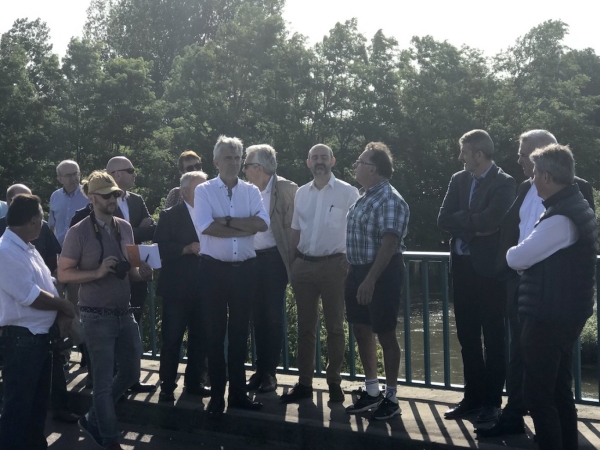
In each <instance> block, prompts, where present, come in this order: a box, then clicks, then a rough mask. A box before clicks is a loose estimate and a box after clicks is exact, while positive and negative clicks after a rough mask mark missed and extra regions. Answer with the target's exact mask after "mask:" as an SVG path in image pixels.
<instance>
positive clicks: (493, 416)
mask: <svg viewBox="0 0 600 450" xmlns="http://www.w3.org/2000/svg"><path fill="white" fill-rule="evenodd" d="M498 417H500V408H497V407H495V406H484V407H483V408H482V409H481V412H480V413H479V414H478V415H477V419H475V421H476V422H478V423H485V422H495V421H496V420H498Z"/></svg>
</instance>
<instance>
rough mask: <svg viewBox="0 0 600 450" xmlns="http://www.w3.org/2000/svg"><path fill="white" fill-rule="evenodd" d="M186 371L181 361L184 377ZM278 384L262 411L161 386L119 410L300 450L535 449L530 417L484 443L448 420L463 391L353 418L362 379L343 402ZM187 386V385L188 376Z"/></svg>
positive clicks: (126, 418) (467, 425)
mask: <svg viewBox="0 0 600 450" xmlns="http://www.w3.org/2000/svg"><path fill="white" fill-rule="evenodd" d="M74 356H75V355H74ZM184 368H185V366H183V365H181V366H180V374H182V373H183V370H184ZM86 374H87V372H86V370H85V369H81V368H80V366H79V364H74V365H73V366H72V367H71V371H70V379H69V390H70V392H71V394H70V395H71V401H72V402H73V407H74V408H75V409H76V410H77V411H78V412H83V411H85V410H86V409H87V408H88V407H89V405H90V402H91V396H90V390H89V389H85V387H84V386H85V377H86ZM248 376H249V374H248ZM142 381H144V382H146V383H154V384H158V382H159V379H158V361H148V360H145V361H143V367H142ZM278 381H279V388H278V389H277V392H272V393H269V394H257V395H256V399H257V400H259V401H261V402H262V403H263V404H264V405H265V406H264V408H263V409H262V410H261V411H259V412H246V411H240V410H232V411H227V410H226V411H225V412H226V413H225V414H224V415H223V417H222V418H221V419H220V420H217V421H214V420H210V419H208V417H207V415H206V413H205V412H204V410H205V408H206V406H207V405H208V399H200V398H198V397H194V396H189V395H185V394H182V393H181V389H177V390H176V391H175V397H176V401H175V403H174V404H169V403H159V402H158V391H157V392H156V393H154V394H135V395H131V396H129V398H128V400H127V401H123V402H120V403H119V404H118V413H119V417H120V420H121V421H122V422H125V423H131V424H138V425H144V426H150V427H156V428H161V429H167V430H169V429H170V430H174V431H177V432H188V433H195V434H203V433H224V434H233V435H237V436H239V437H246V438H247V439H249V440H250V441H253V442H259V443H260V442H263V443H281V445H282V447H283V446H285V447H288V446H291V447H292V448H298V449H315V450H320V449H343V450H351V449H367V448H377V449H388V448H389V449H392V448H400V447H401V448H410V449H412V448H414V449H429V448H481V449H490V450H491V449H499V448H518V449H519V448H524V449H529V448H533V439H532V436H533V423H532V421H531V418H530V417H527V418H526V424H527V434H526V435H515V436H508V437H505V438H495V439H486V440H481V441H478V440H477V439H476V435H475V433H473V428H474V423H475V422H474V420H475V417H470V418H467V419H462V420H445V419H444V411H446V410H447V409H448V407H449V406H450V405H452V404H453V403H455V402H457V401H459V400H460V399H461V396H462V394H461V392H456V391H447V390H439V389H428V388H418V387H406V386H400V388H399V398H400V406H401V408H402V415H401V416H395V417H394V418H392V419H390V420H388V421H385V422H380V421H370V420H369V414H368V413H367V414H364V415H358V416H351V415H349V414H347V413H346V412H345V410H344V406H348V405H349V404H351V402H352V395H351V391H352V390H353V389H356V388H358V387H359V386H360V385H361V384H360V383H359V382H349V381H343V382H342V389H343V390H344V392H345V394H346V400H345V401H344V403H343V404H340V403H329V402H328V391H327V383H326V382H325V380H324V379H321V378H316V379H315V384H314V386H313V387H314V395H313V398H312V401H311V400H310V399H306V400H303V401H302V402H301V403H299V404H289V405H286V404H282V403H280V402H279V396H280V395H281V394H282V393H284V392H287V391H288V390H289V389H291V387H292V386H293V385H294V383H295V382H296V381H297V379H296V377H295V376H290V375H279V376H278ZM179 384H180V387H181V386H182V385H183V380H182V379H181V380H180V381H179ZM578 411H579V432H580V437H579V443H580V449H589V450H592V449H598V448H600V407H596V406H582V405H579V406H578ZM250 447H252V445H250Z"/></svg>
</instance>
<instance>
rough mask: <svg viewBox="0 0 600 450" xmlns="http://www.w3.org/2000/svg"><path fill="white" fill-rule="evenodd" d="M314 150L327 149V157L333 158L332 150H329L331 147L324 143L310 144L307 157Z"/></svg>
mask: <svg viewBox="0 0 600 450" xmlns="http://www.w3.org/2000/svg"><path fill="white" fill-rule="evenodd" d="M316 150H327V151H328V152H329V157H330V158H333V150H331V147H329V146H327V145H325V144H317V145H314V146H312V147H311V149H310V150H309V151H308V157H309V158H310V155H311V154H312V153H313V152H314V151H316Z"/></svg>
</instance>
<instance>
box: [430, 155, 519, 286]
mask: <svg viewBox="0 0 600 450" xmlns="http://www.w3.org/2000/svg"><path fill="white" fill-rule="evenodd" d="M472 181H473V176H472V175H471V173H470V172H468V171H465V170H462V171H460V172H457V173H455V174H454V175H452V178H451V179H450V184H449V185H448V191H447V192H446V196H445V197H444V201H443V202H442V207H441V208H440V213H439V215H438V226H439V227H440V228H441V229H442V230H444V231H447V232H448V233H450V234H451V235H452V239H450V265H451V266H452V256H453V254H454V253H453V249H454V242H455V241H454V239H455V238H460V239H462V240H463V241H465V242H468V243H469V250H470V253H471V259H472V262H473V267H474V269H475V271H476V272H477V273H478V274H480V275H483V276H487V277H492V276H494V275H495V263H496V255H497V252H498V245H499V238H500V233H499V232H498V230H499V228H500V223H501V222H502V219H503V218H504V215H505V214H506V212H507V211H508V209H509V208H510V205H511V204H512V202H513V200H514V198H515V189H516V183H515V180H514V178H512V177H511V176H510V175H508V174H507V173H505V172H504V171H503V170H502V169H501V168H499V167H498V166H497V165H496V164H492V167H491V168H490V170H489V172H488V173H487V175H486V177H485V178H484V179H483V181H482V182H481V185H480V186H479V188H478V189H477V191H476V192H475V193H474V194H473V199H472V200H471V204H470V205H469V196H470V193H471V183H472ZM477 233H490V234H489V235H486V236H477V235H476V234H477Z"/></svg>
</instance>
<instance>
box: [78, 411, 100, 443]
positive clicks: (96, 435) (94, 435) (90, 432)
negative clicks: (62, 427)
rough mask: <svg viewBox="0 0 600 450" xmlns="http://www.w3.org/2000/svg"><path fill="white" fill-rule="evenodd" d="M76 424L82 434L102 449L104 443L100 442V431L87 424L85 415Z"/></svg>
mask: <svg viewBox="0 0 600 450" xmlns="http://www.w3.org/2000/svg"><path fill="white" fill-rule="evenodd" d="M77 423H78V425H79V429H80V430H81V431H83V432H84V434H86V435H87V436H88V437H90V438H91V439H92V440H93V441H94V442H95V443H96V444H98V445H99V446H100V447H102V448H104V442H103V441H102V436H100V430H99V429H98V427H95V426H94V425H92V424H91V423H89V422H88V420H87V417H86V416H85V415H83V416H81V418H80V419H79V421H78V422H77Z"/></svg>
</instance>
